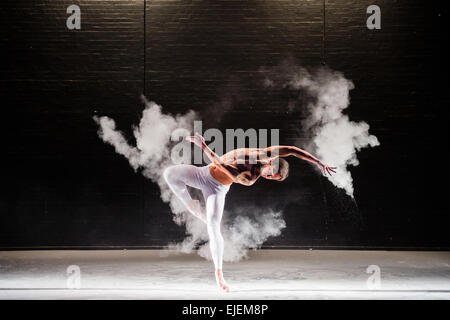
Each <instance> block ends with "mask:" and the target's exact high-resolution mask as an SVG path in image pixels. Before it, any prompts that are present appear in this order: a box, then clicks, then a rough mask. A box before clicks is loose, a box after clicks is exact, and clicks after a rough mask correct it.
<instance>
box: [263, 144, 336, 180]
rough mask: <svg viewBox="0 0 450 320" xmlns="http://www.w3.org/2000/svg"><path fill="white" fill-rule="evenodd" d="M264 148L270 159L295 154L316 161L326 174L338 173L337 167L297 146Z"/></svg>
mask: <svg viewBox="0 0 450 320" xmlns="http://www.w3.org/2000/svg"><path fill="white" fill-rule="evenodd" d="M264 150H265V153H266V154H267V157H268V158H269V159H275V158H276V157H289V156H294V157H297V158H300V159H303V160H306V161H308V162H311V163H314V164H315V165H316V166H318V167H319V169H320V170H321V171H322V173H323V174H325V175H326V174H327V173H328V174H329V175H330V176H331V174H332V173H336V167H330V166H327V165H326V164H324V163H323V162H322V161H320V160H319V159H317V158H316V157H314V156H313V155H312V154H310V153H309V152H307V151H305V150H303V149H300V148H298V147H295V146H271V147H268V148H266V149H264Z"/></svg>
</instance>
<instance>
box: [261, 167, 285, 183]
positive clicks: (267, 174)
mask: <svg viewBox="0 0 450 320" xmlns="http://www.w3.org/2000/svg"><path fill="white" fill-rule="evenodd" d="M261 177H263V178H266V179H269V180H280V179H281V175H280V173H279V172H278V167H277V166H274V165H273V164H272V163H269V164H266V165H264V166H262V167H261Z"/></svg>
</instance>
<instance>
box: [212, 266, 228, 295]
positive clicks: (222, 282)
mask: <svg viewBox="0 0 450 320" xmlns="http://www.w3.org/2000/svg"><path fill="white" fill-rule="evenodd" d="M215 274H216V282H217V285H218V286H219V289H220V290H221V291H224V292H230V287H229V286H228V285H227V283H226V282H225V279H224V278H223V274H222V270H220V269H217V270H216V273H215Z"/></svg>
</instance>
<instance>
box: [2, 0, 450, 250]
mask: <svg viewBox="0 0 450 320" xmlns="http://www.w3.org/2000/svg"><path fill="white" fill-rule="evenodd" d="M71 4H77V5H79V6H80V7H81V12H82V14H81V16H82V20H81V25H82V28H81V30H67V28H66V19H67V17H68V14H66V8H67V7H68V6H69V5H71ZM371 4H377V5H378V6H380V7H381V11H382V29H381V30H368V29H367V28H366V19H367V16H368V15H367V14H366V8H367V7H368V6H369V5H371ZM1 6H2V13H3V14H4V18H3V19H2V28H1V30H0V34H1V41H2V60H1V67H0V68H1V69H0V74H1V78H0V81H1V88H0V92H1V108H2V126H1V129H0V130H1V131H2V137H3V143H2V160H3V165H2V167H1V172H2V174H1V177H2V179H1V181H2V182H1V194H0V247H4V248H12V247H45V246H65V247H69V246H130V247H131V246H164V245H166V244H167V243H168V242H169V241H176V240H181V239H182V238H183V235H184V230H183V228H182V227H179V226H177V225H175V223H174V222H173V221H172V218H171V214H170V210H169V208H168V206H167V205H166V204H164V203H162V202H161V200H160V199H159V193H158V188H157V187H156V186H155V185H154V184H152V183H151V182H150V181H149V180H146V179H145V178H143V177H142V175H141V174H140V173H135V172H134V171H133V170H132V168H131V167H130V166H129V165H128V163H127V161H126V160H125V159H124V158H122V157H121V156H119V155H117V154H115V153H114V151H113V148H112V147H111V146H108V145H106V144H104V143H103V142H101V141H100V139H99V138H98V137H97V126H96V124H95V123H94V122H93V121H92V116H93V115H107V116H109V117H112V118H114V119H115V120H116V122H117V124H118V126H119V129H120V130H122V131H123V132H124V133H125V134H127V135H128V137H130V139H131V137H132V135H131V125H132V124H133V123H137V122H138V120H139V118H140V116H141V111H142V109H143V105H142V104H141V102H140V95H141V94H142V93H145V94H146V96H147V97H148V98H149V99H151V100H154V101H155V102H157V103H159V104H161V105H163V107H164V110H165V111H167V112H171V113H179V112H181V113H182V112H185V111H186V110H188V109H195V110H197V111H199V112H200V113H201V114H202V117H203V120H204V123H205V125H206V126H208V127H219V128H221V129H225V128H244V129H245V128H250V127H252V128H280V129H281V143H282V144H291V143H294V141H296V140H297V139H298V138H299V136H298V130H296V127H297V125H298V120H296V119H294V118H292V117H289V116H287V115H286V106H287V100H286V97H285V96H283V95H272V96H271V95H268V94H264V93H262V92H261V89H260V87H259V86H258V85H257V84H259V83H260V81H261V74H260V72H259V70H260V68H261V67H262V66H269V67H270V66H274V65H277V64H279V63H280V62H281V61H283V60H284V59H286V58H288V57H293V58H294V59H295V60H296V61H298V62H299V63H301V64H302V65H303V66H307V67H314V66H319V65H322V64H326V65H327V66H329V67H330V68H332V69H334V70H339V71H341V72H343V73H344V74H345V76H346V77H347V78H349V79H352V81H353V82H354V83H355V86H356V88H355V89H354V90H352V91H351V106H350V108H349V110H348V114H349V115H350V117H351V119H352V120H355V121H359V120H364V121H366V122H368V123H369V124H370V126H371V129H370V132H371V133H372V134H374V135H376V136H377V137H378V138H379V140H380V142H381V146H379V147H377V148H374V149H369V150H363V151H362V152H361V153H360V154H359V159H360V162H361V165H360V166H358V167H355V168H352V169H351V171H352V174H353V177H354V186H355V190H356V191H355V199H356V203H355V202H353V201H351V200H350V199H349V198H348V197H346V196H345V195H344V194H343V192H342V191H340V190H337V189H336V188H334V187H333V186H332V185H331V184H330V183H329V182H328V181H327V180H326V179H325V178H323V177H320V176H319V175H317V172H316V171H315V170H313V168H311V166H309V165H308V164H306V163H302V162H300V161H291V166H292V171H291V172H292V173H291V177H290V178H289V179H288V180H287V181H286V182H284V183H283V184H280V185H277V188H276V192H274V189H273V184H271V182H270V181H258V183H257V184H256V185H255V186H254V187H252V188H246V187H243V186H233V188H232V189H231V191H230V193H229V196H228V202H227V207H228V209H230V210H231V211H232V210H233V208H234V207H237V206H243V205H246V204H252V203H254V202H255V201H259V202H261V204H262V205H264V204H265V203H267V204H269V203H273V202H274V201H277V203H280V206H281V205H282V206H283V207H284V208H285V210H284V218H285V220H286V223H287V228H286V229H285V230H284V231H283V233H282V235H281V236H279V237H277V238H271V239H269V241H268V242H267V243H266V244H267V245H268V246H278V247H282V246H298V247H303V246H305V247H307V246H322V247H339V246H342V247H347V246H353V247H411V248H412V247H414V248H419V247H428V248H444V247H447V248H448V247H450V240H449V239H450V238H449V237H448V236H447V234H446V222H447V217H446V213H447V211H448V205H447V201H446V200H447V199H446V191H447V189H446V188H444V187H442V186H441V185H440V182H442V181H445V180H446V178H447V177H448V173H447V168H446V163H445V156H443V153H444V151H446V150H447V149H448V141H447V136H448V130H447V128H446V119H445V114H444V113H445V112H444V110H445V109H446V108H447V107H448V96H447V94H446V91H447V88H446V87H447V82H448V81H447V72H448V62H447V54H446V51H445V49H444V48H443V44H444V42H445V41H444V39H446V38H447V33H446V30H445V24H446V19H448V14H447V11H445V10H444V9H443V7H442V6H441V5H440V3H438V2H430V1H406V0H399V1H388V0H377V1H365V0H362V1H344V0H340V1H333V0H326V1H306V0H291V1H275V0H267V1H263V0H253V1H237V0H234V1H232V0H229V1H212V0H204V1H155V0H147V1H143V0H142V1H120V0H119V1H76V0H73V1H61V0H54V1H44V0H36V1H24V0H21V1H14V2H6V3H2V4H1ZM230 102H231V103H230ZM223 110H226V112H222V111H223ZM218 113H221V117H220V121H218V120H217V114H218ZM249 115H252V117H249ZM206 128H207V127H205V129H206ZM244 191H245V192H244Z"/></svg>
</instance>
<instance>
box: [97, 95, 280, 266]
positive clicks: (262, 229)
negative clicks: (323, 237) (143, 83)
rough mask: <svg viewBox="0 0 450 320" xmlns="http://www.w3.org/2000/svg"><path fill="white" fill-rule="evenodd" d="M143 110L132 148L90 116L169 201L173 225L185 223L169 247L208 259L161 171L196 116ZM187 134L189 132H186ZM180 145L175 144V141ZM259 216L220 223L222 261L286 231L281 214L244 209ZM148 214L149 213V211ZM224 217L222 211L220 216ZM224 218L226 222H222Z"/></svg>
mask: <svg viewBox="0 0 450 320" xmlns="http://www.w3.org/2000/svg"><path fill="white" fill-rule="evenodd" d="M144 103H145V109H144V111H143V113H142V118H141V120H140V122H139V125H138V126H134V127H133V134H134V137H135V139H136V146H132V145H130V143H129V142H128V141H127V139H126V138H125V137H124V134H123V133H122V132H120V131H119V130H117V129H116V124H115V121H114V120H113V119H111V118H108V117H105V116H104V117H97V116H95V117H94V121H95V122H96V123H97V124H98V125H99V127H100V129H99V131H98V135H99V137H100V138H101V139H102V140H103V141H104V142H106V143H108V144H110V145H112V146H113V147H114V149H115V151H116V152H117V153H118V154H120V155H122V156H124V157H125V158H127V159H128V161H129V163H130V165H131V167H133V168H134V169H135V170H136V171H137V170H138V169H141V170H142V174H143V175H144V176H145V177H147V178H148V179H150V180H152V181H153V182H154V183H156V184H157V185H158V186H159V189H160V192H161V199H162V200H163V201H164V202H166V203H168V204H169V206H170V208H171V210H172V212H173V213H174V217H173V219H174V221H175V223H177V224H178V225H185V227H186V238H185V239H184V240H183V241H182V242H180V243H176V244H170V245H169V247H170V248H173V249H177V250H179V251H181V252H191V251H192V250H194V249H196V248H198V253H199V254H200V255H201V256H202V257H205V258H207V259H211V255H210V252H209V245H208V242H207V241H208V233H207V230H206V225H205V224H204V223H203V222H201V221H200V220H199V219H197V218H195V217H193V216H192V215H191V214H189V213H187V212H186V210H185V208H184V206H183V204H182V203H181V201H180V200H179V199H178V198H177V197H176V196H175V195H174V194H173V193H172V192H171V190H170V189H169V186H168V185H167V183H166V181H165V180H164V177H163V172H164V169H165V168H167V167H168V166H170V165H172V164H173V163H172V160H171V149H172V147H173V145H174V144H175V142H173V141H171V137H172V134H173V133H174V132H177V131H178V132H180V130H185V132H186V133H189V132H192V126H193V122H194V120H196V119H198V118H199V115H198V114H197V113H196V112H194V111H192V110H190V111H188V112H187V113H186V114H184V115H175V116H174V115H170V114H167V113H164V112H163V110H162V107H161V106H160V105H158V104H156V103H154V102H152V101H147V100H145V99H144ZM186 135H187V134H186ZM177 142H178V141H177ZM248 210H249V211H251V212H255V211H258V212H260V213H261V214H259V215H257V217H256V218H255V219H251V218H249V217H243V216H238V217H237V218H235V219H234V220H233V221H231V222H230V223H226V222H224V224H223V227H222V232H223V236H224V239H225V251H224V260H225V261H238V260H240V259H242V258H244V257H245V256H246V254H247V250H248V249H250V248H251V249H256V248H258V247H259V246H261V244H262V243H263V242H264V241H266V240H267V238H269V237H271V236H277V235H279V234H280V233H281V229H282V228H284V227H285V223H284V220H283V219H282V218H281V215H280V213H273V212H271V211H270V209H268V210H262V209H260V208H259V209H258V208H248ZM149 214H150V213H149ZM226 215H227V214H226V213H225V215H224V216H226ZM225 220H226V219H225Z"/></svg>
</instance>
